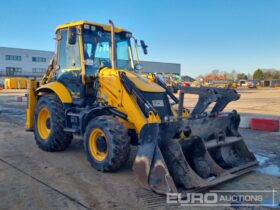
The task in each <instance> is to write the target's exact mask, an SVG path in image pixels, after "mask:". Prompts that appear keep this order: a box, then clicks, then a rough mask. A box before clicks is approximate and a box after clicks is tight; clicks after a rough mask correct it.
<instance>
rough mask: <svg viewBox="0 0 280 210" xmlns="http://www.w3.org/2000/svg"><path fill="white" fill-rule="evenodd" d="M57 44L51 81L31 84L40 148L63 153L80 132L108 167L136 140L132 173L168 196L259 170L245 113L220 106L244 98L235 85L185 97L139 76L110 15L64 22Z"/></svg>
mask: <svg viewBox="0 0 280 210" xmlns="http://www.w3.org/2000/svg"><path fill="white" fill-rule="evenodd" d="M56 40H57V50H56V54H55V57H54V58H53V59H52V61H51V63H50V65H49V67H48V69H47V72H46V74H45V75H44V77H43V79H42V80H41V81H40V82H39V83H36V81H29V91H28V93H29V94H28V96H29V97H28V107H27V112H26V114H27V118H26V129H27V130H30V131H33V132H34V136H35V140H36V143H37V145H38V146H39V147H40V148H41V149H42V150H45V151H49V152H55V151H61V150H65V149H66V148H67V147H68V146H69V145H70V143H71V140H72V138H73V136H74V135H81V136H83V138H84V149H85V153H86V156H87V159H88V161H89V162H90V163H91V165H92V166H93V167H94V168H96V169H97V170H100V171H103V172H106V171H114V170H117V169H118V168H120V167H121V166H122V165H123V164H124V163H125V162H126V161H127V159H128V157H129V152H130V144H134V145H138V150H137V155H136V158H135V160H134V165H133V171H134V174H135V176H136V178H137V180H138V181H139V182H140V184H141V185H142V186H143V187H145V188H147V189H150V190H153V191H155V192H157V193H160V194H166V193H172V192H173V193H174V192H181V193H185V192H190V191H197V190H203V189H205V188H208V187H210V186H213V185H216V184H218V183H221V182H224V181H226V180H229V179H232V178H234V177H236V176H239V175H241V174H243V173H246V172H248V171H250V170H252V168H253V167H254V166H256V164H257V161H256V159H255V157H254V155H253V154H252V153H251V152H249V151H248V149H247V147H246V145H245V143H244V141H243V139H242V137H241V136H240V134H239V133H238V126H239V121H240V120H239V115H238V114H237V112H236V111H232V112H229V113H224V112H222V110H223V109H224V108H225V106H226V105H227V104H228V103H229V102H231V101H233V100H237V99H238V98H239V95H238V94H237V93H236V92H235V91H234V90H229V89H217V88H216V89H214V88H191V87H186V88H183V89H182V90H181V92H180V97H179V99H178V98H177V97H175V96H174V95H173V93H172V92H171V91H170V90H169V89H168V88H167V87H166V85H165V84H164V82H163V81H162V80H161V79H160V78H158V77H157V76H156V75H154V74H150V75H149V77H148V78H143V77H141V76H140V75H138V74H137V70H139V69H140V67H141V66H140V62H139V60H138V59H137V62H136V63H135V62H134V59H133V52H135V53H136V56H137V58H138V51H137V46H138V44H137V41H136V39H135V38H134V37H133V36H132V33H130V32H129V31H126V30H124V29H122V28H118V27H114V25H113V23H112V22H111V21H110V25H102V24H97V23H92V22H88V21H79V22H71V23H67V24H64V25H61V26H59V27H58V28H57V29H56ZM130 40H134V43H135V46H136V47H135V49H134V47H132V44H131V42H130ZM132 43H133V42H132ZM140 43H141V46H142V48H143V50H144V53H145V54H146V53H147V46H146V45H145V43H144V42H143V41H141V42H140ZM185 93H191V94H198V95H199V101H198V103H197V105H196V107H195V108H194V110H193V111H192V112H189V111H188V110H187V109H185V108H184V106H183V100H184V94H185ZM213 102H215V103H216V104H215V106H214V107H213V109H212V110H210V111H208V112H206V111H207V107H208V105H209V104H210V103H213ZM176 107H177V108H176Z"/></svg>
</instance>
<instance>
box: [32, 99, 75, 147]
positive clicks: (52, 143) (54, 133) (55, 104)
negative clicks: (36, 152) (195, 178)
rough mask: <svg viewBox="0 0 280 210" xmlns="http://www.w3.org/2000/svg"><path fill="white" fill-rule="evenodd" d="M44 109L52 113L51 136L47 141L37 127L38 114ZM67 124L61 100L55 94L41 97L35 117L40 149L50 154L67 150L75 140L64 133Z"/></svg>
mask: <svg viewBox="0 0 280 210" xmlns="http://www.w3.org/2000/svg"><path fill="white" fill-rule="evenodd" d="M43 108H47V109H48V111H49V112H50V125H49V127H50V134H49V136H48V137H47V138H46V139H43V138H42V137H41V136H40V133H39V131H38V126H37V125H38V124H37V123H38V114H39V112H40V111H41V110H42V109H43ZM65 124H66V123H65V109H64V105H63V104H62V102H61V101H60V99H59V98H58V97H57V96H56V95H54V94H49V95H45V96H41V97H40V99H39V101H38V103H37V105H36V109H35V116H34V136H35V140H36V143H37V145H38V146H39V148H41V149H42V150H45V151H48V152H56V151H63V150H65V149H66V148H67V147H68V146H69V145H70V144H71V141H72V138H73V136H72V135H70V134H67V133H66V132H64V128H65Z"/></svg>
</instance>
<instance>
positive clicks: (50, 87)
mask: <svg viewBox="0 0 280 210" xmlns="http://www.w3.org/2000/svg"><path fill="white" fill-rule="evenodd" d="M46 91H51V92H54V93H55V94H56V95H57V96H58V97H59V99H60V100H61V102H62V103H68V104H69V103H72V101H73V99H72V96H71V93H70V92H69V90H68V89H67V88H66V87H65V86H64V85H63V84H62V83H60V82H51V83H47V84H45V85H42V86H41V87H39V88H38V89H37V90H36V92H38V93H39V92H46Z"/></svg>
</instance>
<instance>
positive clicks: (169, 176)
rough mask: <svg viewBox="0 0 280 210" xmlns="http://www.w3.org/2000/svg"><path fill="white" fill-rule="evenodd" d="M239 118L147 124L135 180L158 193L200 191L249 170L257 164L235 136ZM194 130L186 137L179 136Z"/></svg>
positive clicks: (231, 116) (139, 149)
mask: <svg viewBox="0 0 280 210" xmlns="http://www.w3.org/2000/svg"><path fill="white" fill-rule="evenodd" d="M238 126H239V115H238V114H237V113H236V112H231V113H227V114H223V115H219V116H216V117H203V118H197V119H189V120H181V121H175V122H164V123H160V124H157V123H151V124H146V125H145V126H144V127H143V128H142V130H141V132H140V145H139V148H138V152H137V156H136V159H135V162H134V166H133V169H134V173H135V176H136V178H137V180H138V181H139V182H140V183H141V185H142V186H144V187H145V188H146V189H150V190H153V191H155V192H157V193H160V194H166V193H174V192H180V193H182V194H183V195H184V193H187V192H193V191H200V190H204V189H206V188H208V187H211V186H214V185H217V184H219V183H222V182H225V181H227V180H229V179H232V178H235V177H237V176H240V175H241V174H244V173H247V172H249V171H250V170H252V169H253V168H254V167H255V166H256V165H257V161H256V158H255V156H254V155H253V154H252V153H251V152H250V151H249V150H248V148H247V146H246V145H245V143H244V141H243V139H242V137H241V136H240V134H239V133H238V130H237V129H238ZM190 130H191V131H192V132H191V134H190V135H189V136H187V137H184V138H178V136H180V135H179V134H180V133H181V134H182V132H185V134H187V133H189V131H190Z"/></svg>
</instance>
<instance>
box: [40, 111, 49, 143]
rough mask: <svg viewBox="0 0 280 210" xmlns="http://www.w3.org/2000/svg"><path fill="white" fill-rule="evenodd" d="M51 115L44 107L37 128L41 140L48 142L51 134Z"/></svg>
mask: <svg viewBox="0 0 280 210" xmlns="http://www.w3.org/2000/svg"><path fill="white" fill-rule="evenodd" d="M50 116H51V113H50V111H49V110H48V109H47V108H46V107H44V108H42V109H41V110H40V112H39V114H38V120H37V128H38V132H39V135H40V137H41V139H43V140H47V138H48V137H49V135H50V133H51V129H50V128H51V118H50Z"/></svg>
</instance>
